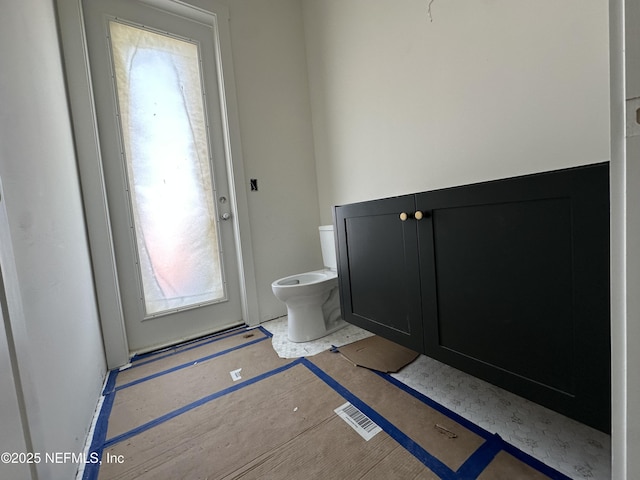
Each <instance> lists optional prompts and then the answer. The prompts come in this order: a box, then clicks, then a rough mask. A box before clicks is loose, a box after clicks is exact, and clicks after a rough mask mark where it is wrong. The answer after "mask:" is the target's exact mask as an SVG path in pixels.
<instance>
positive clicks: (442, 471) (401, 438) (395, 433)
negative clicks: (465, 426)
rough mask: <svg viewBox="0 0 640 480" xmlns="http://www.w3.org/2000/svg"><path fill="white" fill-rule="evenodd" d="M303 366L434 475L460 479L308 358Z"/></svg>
mask: <svg viewBox="0 0 640 480" xmlns="http://www.w3.org/2000/svg"><path fill="white" fill-rule="evenodd" d="M301 360H302V361H303V364H304V365H305V366H306V367H307V368H308V369H309V370H311V371H312V372H313V373H314V374H316V375H317V376H318V377H319V378H320V379H321V380H322V381H323V382H324V383H326V384H327V385H329V386H330V387H331V388H333V389H334V390H335V391H336V392H337V393H338V394H340V395H341V396H342V397H344V398H345V399H346V400H347V401H349V402H350V403H351V404H352V405H353V406H355V407H356V408H357V409H358V410H360V411H361V412H362V413H364V414H365V415H366V416H367V417H369V418H370V419H371V421H373V422H374V423H376V424H377V425H378V426H379V427H380V428H382V430H384V431H385V432H386V433H387V434H388V435H389V436H390V437H391V438H393V439H394V440H395V441H396V442H398V443H399V444H400V445H402V446H403V447H404V448H405V449H406V450H407V451H409V453H411V454H412V455H413V456H414V457H415V458H416V459H418V460H419V461H420V462H422V464H423V465H425V466H426V467H427V468H429V469H430V470H431V471H432V472H433V473H435V474H436V475H438V476H439V477H440V478H441V479H442V480H456V479H457V478H458V477H457V476H456V473H455V472H454V471H453V470H451V469H450V468H449V467H448V466H446V465H445V464H444V463H442V462H441V461H440V460H438V459H437V458H436V457H434V456H433V455H431V454H430V453H429V452H427V451H426V450H425V449H424V448H422V447H421V446H420V445H418V444H417V443H416V442H415V441H413V440H412V439H411V438H410V437H409V436H407V435H406V434H405V433H404V432H402V431H401V430H400V429H399V428H398V427H396V426H395V425H393V424H392V423H391V422H390V421H389V420H387V419H386V418H385V417H383V416H382V415H380V414H379V413H378V412H376V411H375V410H374V409H373V408H371V407H370V406H369V405H367V404H366V403H364V402H363V401H362V400H360V399H359V398H358V397H356V396H355V395H354V394H353V393H351V392H350V391H349V390H348V389H347V388H345V387H344V386H342V385H341V384H340V383H338V382H337V381H336V380H334V379H333V378H332V377H331V376H329V375H328V374H327V373H326V372H324V370H322V369H321V368H320V367H318V366H317V365H315V364H314V363H312V362H310V361H309V360H307V359H306V358H303V359H301Z"/></svg>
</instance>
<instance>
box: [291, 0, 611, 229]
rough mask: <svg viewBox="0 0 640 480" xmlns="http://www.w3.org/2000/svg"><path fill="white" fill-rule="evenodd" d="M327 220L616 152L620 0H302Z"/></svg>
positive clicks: (323, 214) (604, 157) (595, 159)
mask: <svg viewBox="0 0 640 480" xmlns="http://www.w3.org/2000/svg"><path fill="white" fill-rule="evenodd" d="M302 1H303V12H304V22H305V23H304V25H305V32H306V42H307V55H308V64H309V80H310V91H311V103H312V112H313V127H314V139H315V152H316V162H317V166H316V168H317V172H318V186H319V187H318V190H319V198H320V208H321V218H322V220H323V221H324V222H327V221H329V220H330V219H331V207H332V206H333V205H336V204H343V203H349V202H354V201H361V200H368V199H372V198H380V197H386V196H393V195H399V194H405V193H412V192H416V191H423V190H429V189H434V188H441V187H447V186H453V185H459V184H465V183H471V182H478V181H484V180H490V179H496V178H503V177H509V176H513V175H520V174H526V173H533V172H539V171H545V170H552V169H557V168H563V167H571V166H576V165H581V164H588V163H595V162H601V161H606V160H608V159H609V130H608V128H609V122H608V119H609V99H608V95H609V85H608V79H609V70H608V36H607V35H608V28H607V27H608V23H607V18H608V15H607V1H606V0H587V1H584V0H566V1H563V2H555V1H553V0H543V1H533V0H491V1H483V2H468V1H465V0H448V1H438V0H436V1H435V2H433V3H432V5H431V15H432V18H433V21H431V19H430V17H429V12H428V4H429V1H428V0H403V1H401V2H391V1H389V0H302Z"/></svg>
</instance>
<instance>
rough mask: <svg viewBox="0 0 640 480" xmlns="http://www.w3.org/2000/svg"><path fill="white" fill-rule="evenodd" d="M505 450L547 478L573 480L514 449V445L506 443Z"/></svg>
mask: <svg viewBox="0 0 640 480" xmlns="http://www.w3.org/2000/svg"><path fill="white" fill-rule="evenodd" d="M502 448H503V450H504V451H505V452H507V453H509V454H510V455H513V456H514V457H516V458H517V459H518V460H520V461H521V462H524V463H526V464H527V465H529V466H530V467H531V468H534V469H536V470H538V471H539V472H541V473H543V474H545V475H546V476H547V477H549V478H551V479H553V480H571V477H568V476H566V475H565V474H563V473H561V472H559V471H557V470H556V469H554V468H551V467H550V466H549V465H546V464H544V463H542V462H541V461H540V460H538V459H537V458H533V457H532V456H531V455H528V454H526V453H525V452H523V451H522V450H520V449H519V448H516V447H514V446H513V445H511V444H509V443H507V442H504V445H503V447H502Z"/></svg>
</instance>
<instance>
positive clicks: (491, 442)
mask: <svg viewBox="0 0 640 480" xmlns="http://www.w3.org/2000/svg"><path fill="white" fill-rule="evenodd" d="M374 373H377V374H378V375H379V376H381V377H382V378H384V379H385V380H387V381H388V382H390V383H392V384H393V385H395V386H397V387H398V388H400V389H402V390H404V391H405V392H407V393H408V394H410V395H412V396H413V397H415V398H417V399H418V400H420V401H421V402H423V403H425V404H426V405H429V406H430V407H431V408H433V409H434V410H437V411H438V412H440V413H442V414H444V415H446V416H447V417H449V418H450V419H452V420H453V421H455V422H457V423H459V424H460V425H462V426H463V427H465V428H466V429H467V430H470V431H472V432H473V433H475V434H476V435H478V436H480V437H482V438H484V439H486V440H487V442H486V443H485V445H486V448H489V447H491V448H495V446H497V445H498V443H497V440H496V438H497V439H499V445H500V448H499V449H498V451H496V452H495V454H496V455H497V453H498V452H499V450H504V451H505V452H507V453H509V454H511V455H513V456H514V457H516V458H517V459H518V460H520V461H521V462H523V463H525V464H527V465H529V466H530V467H532V468H534V469H536V470H538V471H539V472H541V473H543V474H544V475H547V476H548V477H549V478H551V479H553V480H571V479H570V477H567V476H566V475H564V474H563V473H561V472H558V471H557V470H555V469H554V468H552V467H550V466H549V465H546V464H544V463H543V462H541V461H540V460H538V459H536V458H533V457H532V456H530V455H528V454H526V453H524V452H523V451H522V450H520V449H518V448H517V447H515V446H513V445H511V444H510V443H508V442H505V441H504V440H503V439H502V438H500V436H499V435H497V434H492V433H490V432H488V431H487V430H485V429H484V428H482V427H480V426H479V425H476V424H475V423H473V422H471V421H469V420H467V419H466V418H464V417H462V416H460V415H458V414H457V413H455V412H453V411H452V410H449V409H448V408H446V407H445V406H443V405H440V404H439V403H437V402H435V401H433V400H432V399H430V398H429V397H427V396H426V395H424V394H422V393H420V392H418V391H416V390H414V389H413V388H411V387H409V386H408V385H406V384H404V383H402V382H401V381H399V380H397V379H396V378H394V377H392V376H391V375H389V374H387V373H381V372H377V371H376V372H374ZM481 448H482V447H481ZM472 457H473V455H472ZM494 457H495V455H494ZM470 458H471V457H470ZM492 459H493V458H492ZM483 461H484V460H483ZM490 462H491V460H489V463H490ZM487 465H488V463H487V464H486V465H485V466H484V467H483V469H484V468H486V466H487ZM463 466H464V465H463ZM471 466H472V465H471V464H470V465H469V468H470V467H471ZM475 466H476V467H478V466H480V464H478V465H475ZM461 468H462V467H461ZM459 471H460V470H459ZM461 478H476V477H470V476H464V477H461Z"/></svg>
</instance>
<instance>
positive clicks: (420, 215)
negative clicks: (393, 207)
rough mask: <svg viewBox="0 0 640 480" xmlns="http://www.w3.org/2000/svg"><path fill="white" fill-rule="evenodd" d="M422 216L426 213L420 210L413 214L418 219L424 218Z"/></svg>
mask: <svg viewBox="0 0 640 480" xmlns="http://www.w3.org/2000/svg"><path fill="white" fill-rule="evenodd" d="M422 217H424V214H423V213H422V212H421V211H420V210H416V213H414V214H413V218H415V219H416V220H422Z"/></svg>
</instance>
